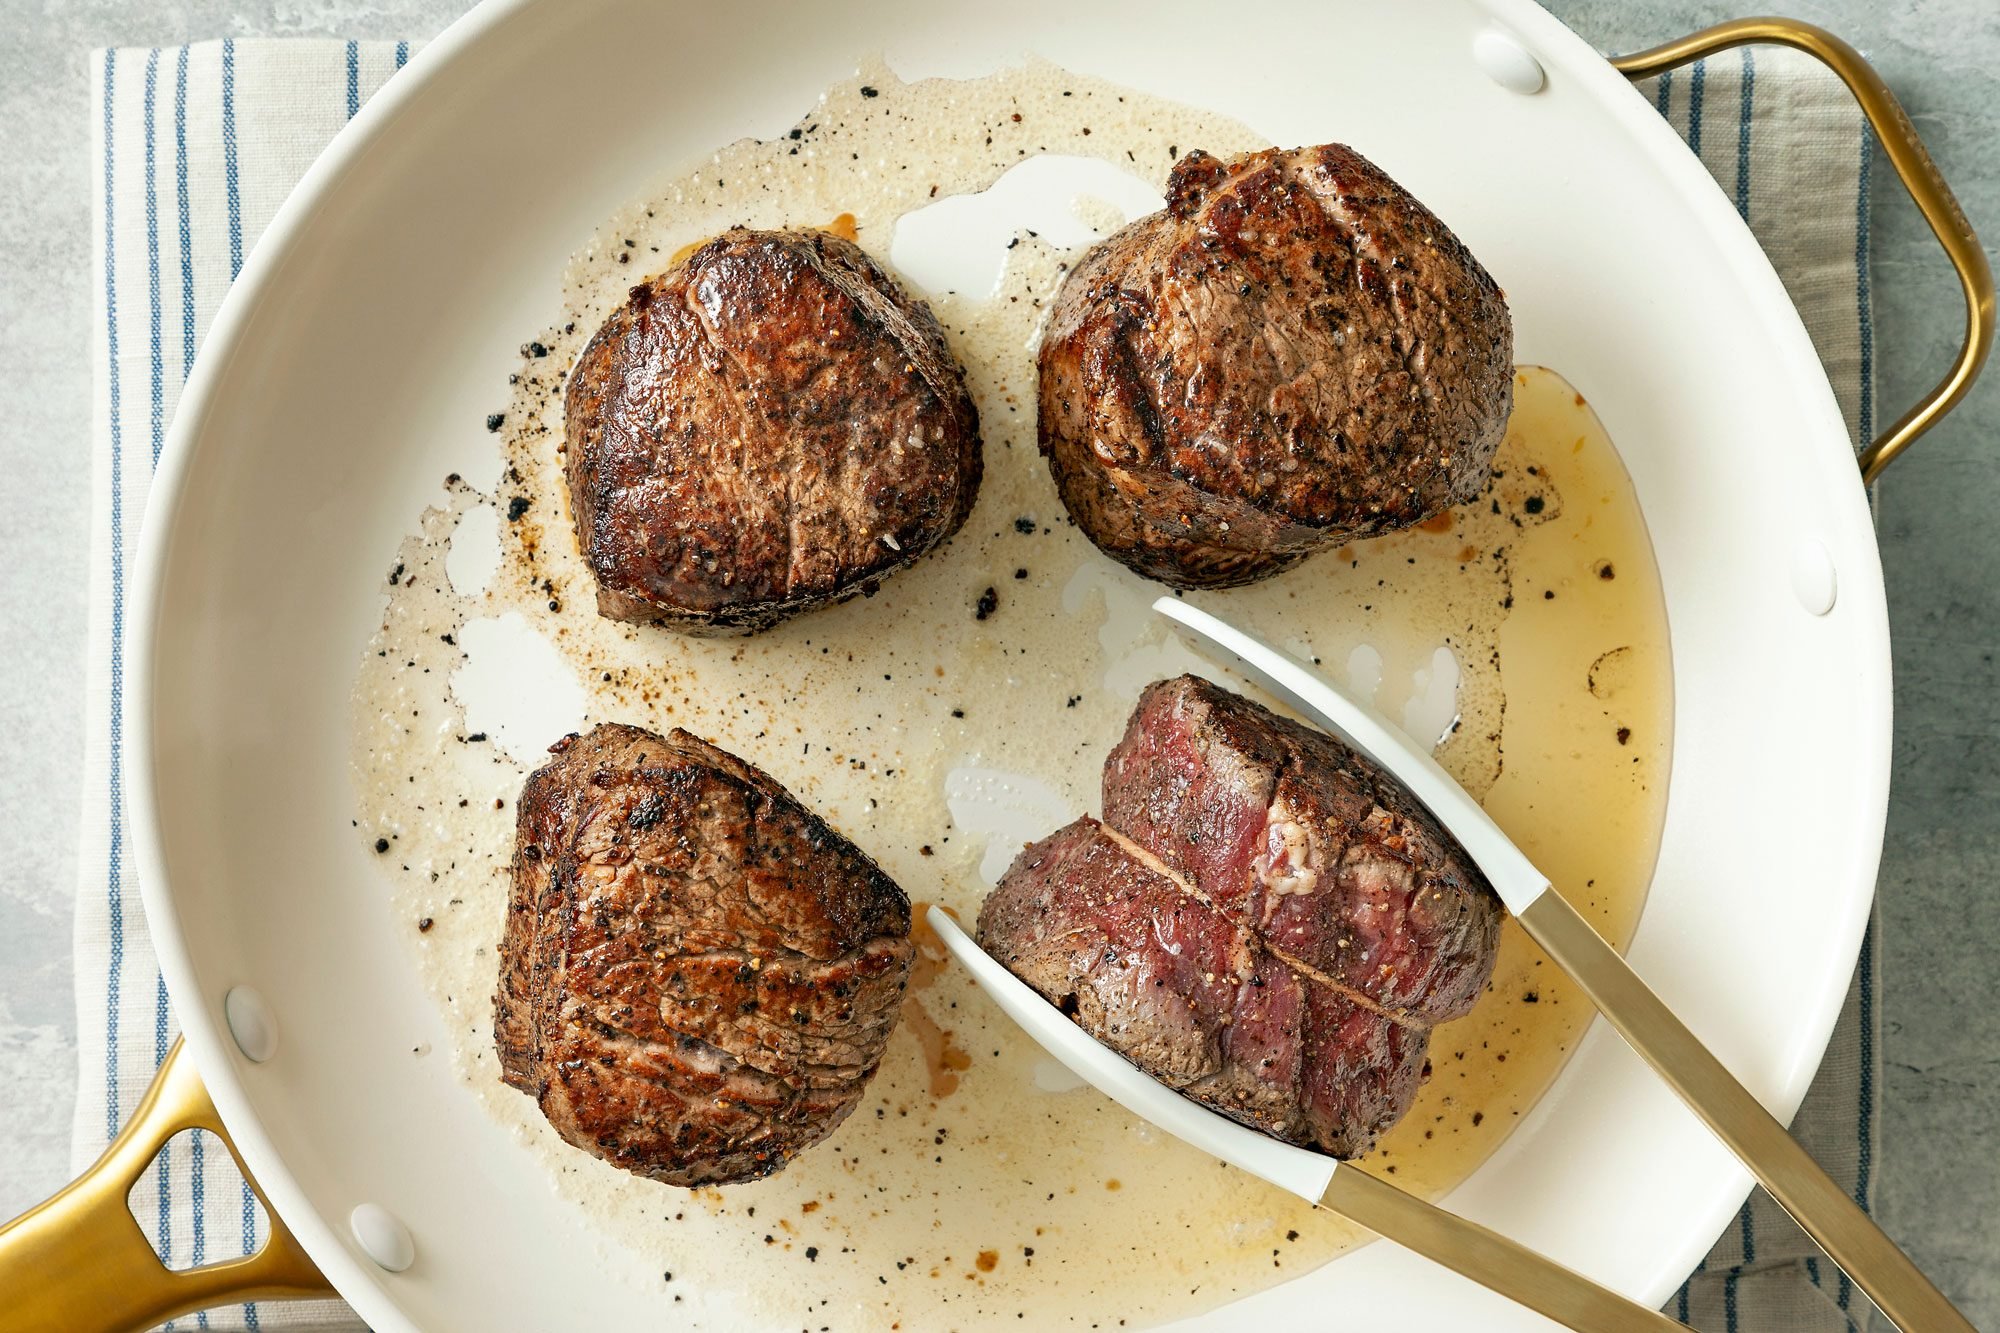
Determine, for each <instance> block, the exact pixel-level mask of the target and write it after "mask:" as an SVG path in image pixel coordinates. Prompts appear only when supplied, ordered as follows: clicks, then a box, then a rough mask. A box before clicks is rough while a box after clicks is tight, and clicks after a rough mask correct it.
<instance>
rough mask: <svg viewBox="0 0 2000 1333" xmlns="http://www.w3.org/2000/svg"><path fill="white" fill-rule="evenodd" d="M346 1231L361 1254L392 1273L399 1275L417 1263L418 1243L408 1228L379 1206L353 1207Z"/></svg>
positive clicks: (370, 1204)
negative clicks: (352, 1235)
mask: <svg viewBox="0 0 2000 1333" xmlns="http://www.w3.org/2000/svg"><path fill="white" fill-rule="evenodd" d="M347 1229H348V1230H349V1231H351V1232H353V1233H354V1243H355V1244H356V1245H359V1246H360V1247H361V1250H362V1253H364V1254H366V1255H367V1256H368V1257H369V1258H370V1259H373V1260H374V1261H375V1262H376V1263H377V1264H378V1265H380V1266H381V1267H383V1268H385V1269H387V1270H388V1271H389V1272H391V1273H400V1272H402V1271H403V1270H404V1269H406V1268H408V1267H409V1266H410V1265H411V1264H413V1263H415V1262H416V1261H417V1243H416V1242H415V1241H413V1240H411V1239H410V1229H409V1228H408V1227H406V1226H404V1225H403V1224H402V1223H401V1222H399V1221H397V1220H396V1218H395V1215H394V1214H392V1213H391V1212H390V1211H389V1210H388V1209H387V1208H384V1207H383V1206H382V1205H381V1204H379V1203H363V1204H357V1205H355V1208H354V1211H353V1212H351V1213H349V1214H348V1215H347Z"/></svg>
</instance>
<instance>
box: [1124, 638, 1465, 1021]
mask: <svg viewBox="0 0 2000 1333" xmlns="http://www.w3.org/2000/svg"><path fill="white" fill-rule="evenodd" d="M1104 818H1105V821H1106V822H1107V823H1109V824H1111V825H1112V826H1113V827H1114V828H1117V829H1119V830H1120V831H1122V832H1123V833H1125V834H1126V835H1127V836H1129V837H1130V838H1131V839H1132V841H1134V842H1136V843H1138V844H1139V845H1140V846H1142V847H1144V848H1145V849H1146V850H1147V851H1149V852H1151V853H1152V854H1153V855H1154V856H1157V857H1159V858H1160V860H1161V861H1163V862H1165V863H1166V864H1167V865H1169V866H1171V867H1172V868H1173V869H1174V870H1175V871H1176V872H1177V873H1178V874H1181V875H1183V876H1185V877H1186V878H1187V879H1188V881H1189V882H1191V883H1192V884H1193V885H1194V887H1195V889H1196V890H1197V891H1198V892H1199V893H1201V895H1202V896H1203V897H1204V898H1205V899H1206V900H1207V901H1209V902H1211V903H1213V904H1214V905H1215V906H1216V907H1217V908H1218V909H1219V910H1221V911H1222V912H1223V913H1224V914H1226V915H1227V916H1228V917H1229V918H1230V920H1232V921H1234V922H1236V923H1238V924H1239V925H1241V926H1242V927H1243V928H1244V929H1246V930H1249V931H1251V932H1252V933H1254V934H1256V935H1257V936H1258V937H1259V938H1260V939H1262V940H1264V941H1265V943H1266V944H1267V945H1268V946H1269V947H1270V948H1271V949H1273V950H1274V951H1276V952H1277V953H1279V954H1281V955H1283V956H1284V957H1286V958H1289V959H1294V960H1296V961H1297V962H1298V963H1300V964H1301V965H1303V966H1305V967H1309V968H1312V969H1314V970H1316V971H1318V972H1321V973H1323V974H1325V975H1326V976H1328V977H1330V978H1332V979H1334V980H1335V981H1337V982H1339V983H1340V984H1341V985H1343V986H1346V987H1348V988H1350V989H1351V990H1353V991H1354V992H1355V993H1356V994H1358V995H1361V996H1364V997H1366V998H1367V999H1368V1000H1369V1001H1371V1002H1372V1003H1374V1004H1377V1005H1380V1006H1382V1007H1383V1008H1385V1009H1388V1010H1391V1011H1394V1012H1397V1013H1399V1014H1402V1015H1405V1016H1407V1017H1408V1018H1410V1019H1411V1020H1412V1021H1414V1022H1419V1023H1422V1024H1424V1025H1426V1026H1428V1025H1430V1024H1433V1023H1443V1022H1446V1021H1448V1020H1450V1019H1453V1018H1457V1017H1459V1016H1461V1015H1462V1014H1464V1013H1465V1012H1466V1011H1467V1010H1469V1009H1471V1008H1472V1005H1473V1002H1474V1001H1476V1000H1477V999H1478V998H1479V995H1480V993H1481V992H1482V991H1483V990H1484V989H1485V987H1486V982H1487V980H1488V979H1489V978H1490V977H1491V976H1492V973H1493V956H1494V950H1495V949H1496V948H1497V947H1498V945H1499V939H1500V914H1501V908H1500V900H1499V899H1498V898H1497V897H1496V896H1495V895H1494V893H1493V889H1492V886H1491V885H1489V884H1488V883H1487V882H1486V877H1485V876H1484V875H1482V874H1480V873H1479V869H1478V867H1477V866H1475V865H1473V864H1472V862H1471V860H1470V859H1469V858H1468V857H1467V856H1466V854H1465V851H1464V849H1463V848H1461V847H1460V846H1459V845H1458V843H1457V841H1456V840H1454V839H1453V838H1452V837H1451V835H1450V834H1448V833H1446V832H1445V831H1444V829H1443V828H1442V827H1440V826H1439V824H1438V822H1437V820H1436V819H1435V818H1433V817H1432V815H1431V813H1430V811H1428V810H1426V809H1424V807H1423V805H1422V804H1421V803H1419V802H1418V801H1417V799H1416V798H1415V797H1413V796H1411V795H1410V793H1409V792H1408V791H1407V790H1405V789H1404V787H1403V786H1402V784H1400V783H1398V782H1397V781H1396V780H1395V779H1394V778H1392V777H1390V776H1389V775H1388V774H1387V773H1384V772H1383V771H1382V770H1381V769H1379V768H1377V767H1376V766H1375V765H1374V764H1373V763H1372V762H1370V761H1369V760H1367V759H1365V758H1363V757H1362V756H1361V755H1359V754H1356V753H1355V752H1354V751H1353V750H1351V749H1349V748H1348V747H1347V746H1346V745H1345V744H1343V743H1342V742H1340V741H1338V740H1336V739H1334V738H1333V737H1331V736H1328V735H1326V734H1325V733H1324V732H1319V731H1314V730H1312V729H1311V728H1310V727H1305V726H1301V725H1300V724H1299V723H1297V722H1293V721H1291V720H1290V719H1288V718H1282V717H1279V716H1278V715H1277V714H1275V713H1273V712H1271V711H1270V710H1269V709H1266V708H1263V707H1261V706H1259V705H1258V704H1255V703H1252V702H1251V701H1250V700H1248V699H1245V698H1244V697H1243V696H1241V695H1239V694H1232V693H1230V692H1229V691H1228V690H1225V689H1223V688H1221V687H1220V686H1218V685H1215V684H1213V683H1211V682H1209V681H1206V680H1203V679H1201V678H1200V677H1199V676H1181V677H1178V678H1176V679H1174V680H1164V681H1158V682H1156V683H1154V684H1152V685H1150V686H1148V687H1147V688H1146V691H1145V693H1144V694H1142V695H1141V696H1140V697H1139V706H1138V707H1137V708H1136V709H1134V710H1133V712H1132V719H1131V721H1130V723H1128V724H1127V726H1126V728H1125V737H1124V739H1123V740H1121V741H1120V742H1119V743H1118V746H1117V748H1116V749H1114V750H1112V752H1111V753H1110V755H1109V756H1108V757H1107V758H1106V759H1105V761H1104Z"/></svg>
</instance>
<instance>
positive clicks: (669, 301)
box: [564, 228, 981, 633]
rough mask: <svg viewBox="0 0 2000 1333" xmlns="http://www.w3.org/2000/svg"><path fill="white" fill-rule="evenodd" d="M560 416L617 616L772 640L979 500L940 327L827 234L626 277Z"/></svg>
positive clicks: (962, 399) (855, 249) (582, 529)
mask: <svg viewBox="0 0 2000 1333" xmlns="http://www.w3.org/2000/svg"><path fill="white" fill-rule="evenodd" d="M564 407H565V412H566V417H567V436H568V441H567V446H566V448H567V460H566V466H567V468H568V473H569V490H570V507H571V512H572V514H573V516H574V518H575V521H576V527H577V540H578V544H579V546H580V547H581V548H582V551H583V554H584V558H585V560H586V561H588V563H589V565H590V568H591V571H592V572H593V573H594V574H595V575H596V576H597V584H598V610H599V611H600V612H601V613H602V614H604V615H606V616H610V617H612V618H613V619H617V620H632V621H646V622H658V623H661V624H665V625H669V626H672V627H674V628H676V629H680V630H684V631H687V632H690V633H728V632H747V631H754V630H758V629H764V628H767V627H768V626H770V625H773V624H776V623H777V622H778V621H780V620H783V619H785V618H786V617H788V616H792V615H796V614H798V613H799V612H801V611H806V610H810V609H812V608H814V607H817V606H823V605H828V604H831V603H833V602H837V601H841V600H843V599H845V598H847V597H851V596H853V595H854V594H855V593H858V592H861V591H862V590H863V589H865V588H872V587H874V586H875V585H876V584H877V583H878V582H879V581H880V580H881V579H882V578H884V577H886V576H887V575H889V574H891V573H894V572H895V571H896V570H898V569H901V568H903V567H904V566H906V565H909V564H911V563H912V562H914V561H916V560H917V559H919V558H920V557H922V556H923V555H924V554H925V553H926V552H927V551H929V550H931V549H932V548H933V547H935V546H936V545H937V544H938V543H939V542H941V541H943V540H944V539H945V538H947V537H949V536H950V535H951V534H952V533H954V532H956V531H957V530H958V528H959V526H960V525H961V524H963V523H964V522H965V518H966V515H967V514H969V513H970V512H971V511H972V503H973V499H974V497H975V496H976V495H977V494H978V490H979V480H980V467H981V463H980V441H979V419H978V414H977V412H976V411H975V409H974V407H973V404H972V398H971V395H970V394H969V393H968V392H967V390H966V387H965V375H964V371H963V370H962V369H961V368H960V367H959V364H958V362H957V360H956V358H954V357H953V355H952V352H951V349H950V348H949V347H948V346H947V345H946V343H945V336H944V330H943V329H942V328H940V327H939V326H938V322H937V320H936V319H935V318H933V317H932V315H931V312H930V309H929V308H928V307H927V306H926V305H924V303H923V302H921V301H918V300H915V299H913V298H911V297H910V296H909V295H908V294H907V293H905V292H904V291H903V290H902V289H901V288H900V287H898V286H897V285H896V283H895V282H894V281H893V280H891V279H890V278H889V276H888V275H887V274H885V273H884V272H883V271H882V270H881V268H880V267H878V266H877V265H876V263H875V261H874V260H872V259H870V258H869V257H868V255H867V254H866V253H865V252H864V251H863V250H862V249H861V248H860V247H859V246H857V245H855V244H854V243H853V242H852V241H848V240H845V239H843V238H841V237H838V236H834V235H832V234H830V233H827V232H819V231H773V232H760V231H746V230H743V229H741V228H738V229H735V230H731V231H728V232H725V233H724V234H722V235H721V236H718V237H716V238H715V239H714V240H712V241H710V242H708V243H707V244H706V245H704V246H702V247H701V248H700V249H698V250H696V251H695V252H694V253H693V254H692V255H690V256H689V257H688V258H687V259H686V260H685V261H684V262H683V263H681V264H679V265H677V266H676V267H674V268H672V269H670V270H669V271H667V272H666V273H663V274H661V275H659V276H657V277H654V278H652V279H650V280H648V281H647V282H644V283H641V284H640V285H639V286H637V287H634V288H633V289H632V292H631V296H630V298H629V299H628V300H627V301H626V303H625V304H624V305H623V306H621V307H619V309H618V310H617V311H615V312H614V313H613V314H612V316H611V317H610V318H609V319H608V320H606V321H605V323H604V326H603V327H602V328H600V329H599V330H598V331H597V334H596V336H594V337H593V338H592V339H591V340H590V343H589V345H588V346H586V347H585V348H584V350H583V353H582V355H581V356H579V357H578V358H577V363H576V366H575V369H574V370H573V371H572V372H571V375H570V380H569V387H568V390H567V396H566V399H565V403H564Z"/></svg>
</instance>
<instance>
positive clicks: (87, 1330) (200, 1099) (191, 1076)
mask: <svg viewBox="0 0 2000 1333" xmlns="http://www.w3.org/2000/svg"><path fill="white" fill-rule="evenodd" d="M184 1129H205V1130H208V1131H209V1132H210V1133H212V1134H214V1135H215V1136H216V1137H217V1138H218V1139H220V1140H222V1142H223V1143H224V1144H228V1145H229V1151H230V1154H231V1155H232V1156H234V1155H235V1152H236V1148H235V1146H234V1145H233V1144H229V1136H228V1135H227V1134H225V1133H224V1132H223V1129H222V1119H221V1117H220V1116H218V1115H217V1114H216V1112H215V1104H214V1103H213V1102H211V1101H210V1100H209V1098H208V1093H207V1091H206V1090H205V1089H203V1087H202V1085H201V1075H200V1074H198V1073H197V1072H196V1071H195V1067H194V1061H193V1059H191V1058H190V1057H189V1056H188V1055H187V1054H186V1053H185V1052H184V1051H183V1050H182V1049H181V1043H180V1042H179V1041H178V1040H176V1041H175V1042H174V1045H173V1049H172V1050H170V1051H168V1052H167V1058H166V1061H165V1062H164V1063H163V1064H161V1066H160V1072H159V1074H158V1075H157V1076H155V1077H154V1079H153V1085H152V1087H150V1088H148V1089H147V1090H146V1095H145V1097H144V1098H143V1099H141V1101H140V1102H139V1105H138V1108H137V1109H136V1110H134V1111H133V1112H132V1118H131V1119H130V1120H129V1121H127V1122H126V1124H125V1128H124V1129H123V1130H121V1131H120V1132H119V1135H118V1137H117V1138H116V1139H113V1140H112V1142H111V1146H110V1147H108V1148H106V1149H105V1150H104V1155H103V1156H102V1157H100V1158H98V1159H97V1162H96V1164H95V1165H93V1166H92V1167H91V1168H90V1170H88V1171H86V1172H84V1173H83V1174H82V1175H81V1176H79V1177H77V1179H75V1180H74V1181H72V1182H70V1184H69V1185H68V1186H67V1187H65V1188H64V1189H63V1191H62V1192H61V1193H60V1194H57V1195H56V1196H55V1197H53V1198H51V1199H49V1200H48V1201H47V1202H45V1203H41V1204H38V1205H36V1206H35V1207H34V1208H32V1209H30V1210H29V1211H28V1212H25V1213H23V1214H22V1215H21V1216H19V1217H17V1218H15V1219H14V1220H13V1221H12V1222H9V1223H8V1224H7V1225H6V1226H5V1227H0V1291H4V1292H5V1293H7V1295H6V1299H5V1300H0V1333H52V1331H53V1330H58V1329H59V1330H62V1331H63V1333H128V1331H129V1330H138V1329H147V1328H152V1327H153V1326H154V1325H156V1324H160V1323H164V1322H165V1321H166V1320H169V1319H172V1318H174V1317H175V1316H177V1315H183V1314H187V1313H189V1312H190V1311H194V1310H205V1309H208V1308H210V1307H211V1306H216V1305H223V1304H226V1303H228V1302H231V1301H256V1300H296V1299H300V1298H302V1297H312V1296H331V1295H333V1294H334V1291H333V1288H332V1287H331V1286H329V1285H328V1283H327V1281H326V1279H325V1278H323V1277H321V1276H320V1273H319V1270H318V1269H317V1268H315V1267H313V1262H312V1260H311V1259H309V1258H307V1257H306V1252H305V1250H304V1249H302V1248H301V1247H300V1246H299V1243H298V1241H297V1240H295V1239H294V1238H293V1236H292V1233H291V1232H289V1231H287V1230H286V1229H285V1224H284V1222H283V1221H281V1220H280V1219H279V1217H278V1214H277V1211H276V1210H275V1209H273V1208H272V1207H271V1205H270V1201H269V1200H266V1199H264V1196H263V1191H262V1190H258V1192H257V1197H258V1199H259V1200H262V1201H263V1203H264V1212H265V1214H266V1215H267V1216H268V1217H269V1218H270V1220H271V1238H270V1240H269V1241H267V1242H266V1243H265V1245H264V1248H263V1249H261V1250H259V1251H257V1253H255V1254H249V1255H244V1256H243V1257H242V1258H239V1259H225V1260H223V1261H221V1262H220V1263H213V1264H204V1265H202V1266H201V1267H199V1268H190V1269H186V1270H184V1271H181V1272H175V1271H173V1270H171V1269H169V1268H167V1267H165V1266H164V1265H162V1264H161V1263H160V1260H159V1256H157V1255H156V1254H154V1253H153V1247H152V1244H151V1243H150V1242H149V1241H148V1240H147V1239H146V1236H145V1233H144V1232H142V1231H140V1229H139V1222H138V1219H136V1218H134V1217H133V1216H132V1209H131V1208H130V1206H129V1205H128V1204H127V1203H126V1196H127V1195H129V1194H130V1193H131V1192H132V1185H133V1182H134V1181H136V1180H138V1179H139V1177H140V1175H142V1174H143V1173H144V1172H145V1170H146V1168H147V1167H148V1166H149V1165H151V1164H152V1161H153V1159H154V1158H155V1157H156V1156H157V1155H158V1154H159V1151H160V1149H161V1147H162V1146H164V1145H165V1143H166V1142H167V1140H168V1139H171V1138H172V1137H173V1136H174V1135H176V1134H178V1133H180V1132H181V1131H182V1130H184ZM236 1164H237V1166H238V1167H241V1166H242V1165H243V1163H242V1160H241V1159H240V1158H239V1159H238V1160H237V1163H236ZM243 1178H244V1179H245V1180H249V1179H250V1173H249V1172H248V1171H247V1170H246V1171H244V1173H243ZM251 1188H253V1189H255V1188H256V1186H255V1185H254V1184H253V1185H252V1187H251Z"/></svg>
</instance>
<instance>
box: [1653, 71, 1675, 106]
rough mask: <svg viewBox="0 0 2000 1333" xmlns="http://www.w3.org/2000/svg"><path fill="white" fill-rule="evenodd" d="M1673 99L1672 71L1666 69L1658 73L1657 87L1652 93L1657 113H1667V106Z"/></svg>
mask: <svg viewBox="0 0 2000 1333" xmlns="http://www.w3.org/2000/svg"><path fill="white" fill-rule="evenodd" d="M1673 100H1674V72H1673V71H1672V70H1668V71H1666V72H1665V73H1664V74H1662V75H1660V83H1659V87H1658V88H1657V89H1656V90H1655V92H1654V95H1653V105H1654V106H1655V107H1656V108H1657V109H1658V110H1659V113H1660V114H1661V115H1662V116H1665V115H1666V114H1667V107H1668V105H1669V104H1670V103H1672V101H1673Z"/></svg>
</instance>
